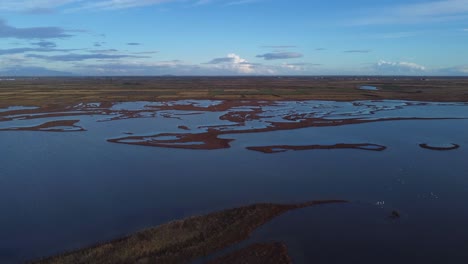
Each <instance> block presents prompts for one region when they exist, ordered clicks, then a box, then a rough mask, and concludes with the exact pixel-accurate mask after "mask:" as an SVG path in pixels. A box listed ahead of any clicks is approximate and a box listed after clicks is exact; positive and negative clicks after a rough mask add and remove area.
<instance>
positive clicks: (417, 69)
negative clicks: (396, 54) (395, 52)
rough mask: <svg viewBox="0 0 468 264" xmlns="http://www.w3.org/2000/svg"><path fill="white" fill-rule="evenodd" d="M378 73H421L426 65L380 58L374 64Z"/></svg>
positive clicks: (424, 70)
mask: <svg viewBox="0 0 468 264" xmlns="http://www.w3.org/2000/svg"><path fill="white" fill-rule="evenodd" d="M374 68H375V69H376V70H377V72H378V73H383V74H395V75H411V74H422V73H425V72H426V70H427V69H426V67H425V66H422V65H419V64H416V63H414V62H405V61H400V62H391V61H385V60H380V61H379V62H377V63H376V64H375V65H374Z"/></svg>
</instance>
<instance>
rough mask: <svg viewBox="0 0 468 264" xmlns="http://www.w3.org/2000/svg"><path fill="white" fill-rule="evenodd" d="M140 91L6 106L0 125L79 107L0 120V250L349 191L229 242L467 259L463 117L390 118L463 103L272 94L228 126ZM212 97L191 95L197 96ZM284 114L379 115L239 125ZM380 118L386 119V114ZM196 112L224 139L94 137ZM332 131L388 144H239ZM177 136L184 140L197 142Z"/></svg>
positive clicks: (97, 237) (57, 245)
mask: <svg viewBox="0 0 468 264" xmlns="http://www.w3.org/2000/svg"><path fill="white" fill-rule="evenodd" d="M192 102H193V101H190V102H182V103H180V104H181V105H184V104H190V103H192ZM195 103H197V102H195ZM150 104H153V106H154V109H152V110H149V109H150V108H152V107H146V106H147V105H148V103H141V102H137V103H135V104H131V103H130V104H128V103H127V104H116V105H113V106H112V107H113V109H111V111H110V112H105V113H102V111H101V110H102V109H100V110H99V114H98V113H93V114H90V115H79V116H66V117H47V118H40V116H39V117H38V116H37V115H34V118H32V119H29V118H26V119H24V117H27V116H28V115H24V116H16V115H17V114H15V119H14V120H10V121H4V122H0V129H2V128H3V129H5V128H11V127H25V126H35V125H39V124H42V123H44V122H48V121H53V120H71V119H78V120H80V122H79V123H78V125H79V126H81V127H83V128H84V129H86V130H87V131H83V132H66V133H57V132H45V131H0V145H1V146H2V148H1V149H0V159H1V163H0V210H1V212H2V216H1V217H0V263H17V262H21V261H24V260H28V259H29V260H30V259H35V258H38V257H41V256H47V255H51V254H56V253H59V252H63V251H66V250H72V249H76V248H80V247H84V246H89V245H92V244H95V243H97V242H100V241H104V240H109V239H112V238H116V237H119V236H122V235H125V234H128V233H132V232H135V231H137V230H141V229H143V228H146V227H150V226H155V225H158V224H161V223H165V222H167V221H171V220H173V219H179V218H184V217H188V216H192V215H197V214H204V213H208V212H212V211H215V210H222V209H226V208H231V207H236V206H242V205H246V204H252V203H258V202H275V203H294V202H304V201H309V200H322V199H345V200H349V201H351V203H350V204H346V205H324V206H319V207H311V208H305V209H300V210H297V211H292V212H289V213H287V214H285V215H284V216H281V217H279V218H277V219H275V220H273V221H272V222H270V223H268V224H267V225H265V226H263V227H261V228H260V229H259V230H257V231H256V232H255V233H254V234H253V236H252V238H251V239H250V240H248V241H246V242H243V243H241V244H240V245H246V244H247V243H250V242H253V241H263V242H265V241H266V242H268V241H272V240H274V241H284V242H286V244H287V246H288V248H289V251H290V254H291V257H292V258H293V259H294V260H296V262H297V263H312V262H316V263H345V262H347V263H353V262H360V263H390V262H395V261H402V262H405V261H407V262H408V261H409V262H412V263H417V262H424V263H441V262H446V263H465V262H466V259H468V252H466V241H467V240H468V229H466V228H464V224H465V223H466V222H468V211H467V210H466V205H465V201H466V200H467V198H468V177H467V173H466V172H467V171H468V165H467V163H466V157H468V136H466V131H468V119H419V120H416V119H407V120H398V119H397V118H401V117H403V118H409V117H411V118H468V105H467V104H462V103H453V104H450V103H441V104H439V103H421V102H406V101H381V102H377V101H359V102H346V103H345V102H343V103H337V102H319V101H306V102H277V103H275V104H274V105H269V106H268V105H266V106H262V107H261V108H262V110H263V111H262V112H261V113H259V114H258V115H259V116H260V118H258V117H255V115H253V113H252V119H251V120H247V122H245V124H240V126H237V127H230V126H232V125H234V124H237V125H239V123H236V122H233V121H229V120H219V118H220V117H221V116H223V115H224V114H226V113H228V112H229V111H230V110H222V111H215V112H210V111H203V110H202V109H196V111H197V112H198V114H196V115H192V114H188V115H185V114H187V113H193V112H194V110H169V109H160V110H158V109H157V106H158V104H157V103H150ZM220 104H221V103H219V102H216V103H213V104H210V102H206V101H203V102H202V103H200V104H198V106H197V107H199V108H201V107H203V108H206V107H209V106H210V105H215V106H219V105H220ZM135 105H137V106H138V107H137V108H135V107H134V106H135ZM160 105H163V104H159V106H160ZM175 105H177V103H175ZM96 106H97V105H93V106H90V107H96ZM141 108H144V109H145V111H149V112H150V113H154V117H151V116H152V115H150V117H148V116H138V117H129V114H128V113H127V112H122V111H123V110H139V109H141ZM240 108H242V109H244V110H245V111H252V109H253V108H258V107H257V106H255V105H253V104H252V105H251V106H249V102H246V105H245V106H242V107H240ZM75 110H76V109H75ZM75 110H73V111H75ZM88 110H89V109H83V111H88ZM162 113H166V114H169V115H163V114H162ZM4 114H5V115H8V113H4ZM36 114H37V113H36ZM296 114H301V115H304V116H302V117H301V118H307V117H308V116H314V117H317V116H320V118H324V119H323V120H322V121H326V120H337V119H338V120H341V119H343V120H346V119H350V118H351V119H355V118H358V119H359V120H380V119H382V118H383V120H380V121H376V122H370V123H354V124H346V125H339V126H311V127H305V128H300V129H292V130H277V131H264V132H259V133H241V134H239V133H237V132H239V131H243V130H248V129H251V127H254V128H267V127H270V126H271V123H270V122H280V121H284V122H289V123H294V122H299V121H294V120H284V117H285V116H291V115H296ZM122 116H124V117H126V118H123V119H117V120H113V121H109V118H112V117H122ZM174 116H177V117H178V118H173V117H174ZM388 118H393V119H392V120H390V121H388V120H387V121H385V119H388ZM103 120H107V121H106V122H102V121H103ZM180 126H187V127H188V128H189V129H191V130H185V129H181V128H180ZM205 126H222V127H221V128H222V129H221V128H220V130H222V131H226V130H227V131H231V132H228V133H225V134H222V135H219V138H226V139H233V140H234V141H231V142H230V143H229V144H230V148H221V149H217V150H194V149H183V148H182V149H178V148H164V147H148V146H138V145H128V144H115V143H109V142H107V141H106V140H107V139H112V138H119V137H128V136H129V135H128V134H126V133H129V132H131V133H133V134H132V135H130V136H133V135H136V136H142V137H143V138H144V139H145V140H152V137H151V136H152V135H158V134H161V133H166V134H168V135H164V136H160V138H159V140H162V141H166V142H169V141H171V140H174V139H176V137H174V136H173V135H172V134H173V133H202V132H205V131H206V130H207V129H206V128H205ZM65 129H66V127H65ZM223 129H224V130H223ZM130 143H131V142H130ZM337 143H347V144H358V143H370V144H378V145H382V146H386V147H387V148H386V149H385V150H383V151H371V150H360V149H330V150H304V151H293V150H290V151H287V152H282V153H275V154H264V153H260V152H256V151H250V150H247V149H246V147H252V146H276V145H287V146H302V145H333V144H337ZM423 143H427V144H428V145H434V146H450V145H451V144H452V143H453V144H458V145H460V148H458V149H455V150H451V151H433V150H429V149H423V148H421V147H420V146H419V145H420V144H423ZM175 144H176V145H178V146H180V147H188V145H190V144H194V145H200V144H203V142H198V141H195V142H189V143H186V142H176V143H175ZM393 210H397V211H398V212H399V213H400V214H401V218H400V219H390V218H389V216H390V215H391V212H392V211H393ZM240 245H237V247H239V246H240ZM444 260H447V261H444Z"/></svg>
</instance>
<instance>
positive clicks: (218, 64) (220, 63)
mask: <svg viewBox="0 0 468 264" xmlns="http://www.w3.org/2000/svg"><path fill="white" fill-rule="evenodd" d="M206 64H207V65H210V67H214V68H218V69H224V70H227V71H232V72H236V73H239V74H255V73H256V69H255V66H254V65H253V64H251V63H249V62H248V61H247V60H246V59H243V58H241V57H240V56H239V55H237V54H234V53H230V54H228V55H227V56H226V57H222V58H215V59H213V60H211V61H210V62H208V63H206Z"/></svg>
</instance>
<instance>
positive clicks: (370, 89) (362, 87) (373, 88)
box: [359, 85, 379, 91]
mask: <svg viewBox="0 0 468 264" xmlns="http://www.w3.org/2000/svg"><path fill="white" fill-rule="evenodd" d="M359 89H361V90H365V91H378V90H379V88H377V87H375V86H370V85H363V86H361V87H359Z"/></svg>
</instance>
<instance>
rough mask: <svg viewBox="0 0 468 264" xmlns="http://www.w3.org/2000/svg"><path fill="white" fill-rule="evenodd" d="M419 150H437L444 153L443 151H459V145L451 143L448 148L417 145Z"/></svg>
mask: <svg viewBox="0 0 468 264" xmlns="http://www.w3.org/2000/svg"><path fill="white" fill-rule="evenodd" d="M419 146H420V147H421V148H424V149H430V150H439V151H444V150H454V149H459V148H460V145H458V144H454V143H451V144H450V146H443V147H442V146H431V145H429V144H419Z"/></svg>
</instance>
